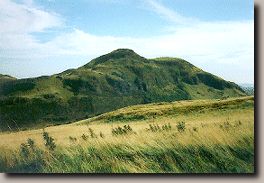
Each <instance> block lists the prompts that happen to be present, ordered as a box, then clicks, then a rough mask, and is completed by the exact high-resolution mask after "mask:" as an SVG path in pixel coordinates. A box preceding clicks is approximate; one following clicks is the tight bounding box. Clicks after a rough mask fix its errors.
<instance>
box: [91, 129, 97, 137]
mask: <svg viewBox="0 0 264 183" xmlns="http://www.w3.org/2000/svg"><path fill="white" fill-rule="evenodd" d="M89 132H90V136H91V138H97V135H96V134H95V133H94V131H93V129H91V128H89Z"/></svg>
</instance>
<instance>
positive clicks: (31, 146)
mask: <svg viewBox="0 0 264 183" xmlns="http://www.w3.org/2000/svg"><path fill="white" fill-rule="evenodd" d="M34 151H35V142H34V140H32V139H31V138H29V139H27V142H26V143H22V144H21V145H20V154H21V156H22V157H23V158H28V157H29V155H30V153H32V152H34Z"/></svg>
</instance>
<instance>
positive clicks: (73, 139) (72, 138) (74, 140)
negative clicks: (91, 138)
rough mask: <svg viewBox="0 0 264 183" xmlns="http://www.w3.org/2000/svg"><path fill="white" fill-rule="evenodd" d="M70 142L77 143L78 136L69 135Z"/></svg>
mask: <svg viewBox="0 0 264 183" xmlns="http://www.w3.org/2000/svg"><path fill="white" fill-rule="evenodd" d="M69 139H70V142H72V143H75V142H76V141H77V138H76V137H72V136H69Z"/></svg>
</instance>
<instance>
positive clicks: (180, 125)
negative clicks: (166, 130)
mask: <svg viewBox="0 0 264 183" xmlns="http://www.w3.org/2000/svg"><path fill="white" fill-rule="evenodd" d="M176 127H177V129H178V131H179V132H184V131H185V129H186V127H185V122H184V121H181V122H178V124H177V126H176Z"/></svg>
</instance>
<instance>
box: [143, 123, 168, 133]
mask: <svg viewBox="0 0 264 183" xmlns="http://www.w3.org/2000/svg"><path fill="white" fill-rule="evenodd" d="M169 130H171V125H170V123H168V124H165V125H162V126H161V127H160V126H159V125H158V124H149V128H147V131H151V132H158V131H169Z"/></svg>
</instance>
